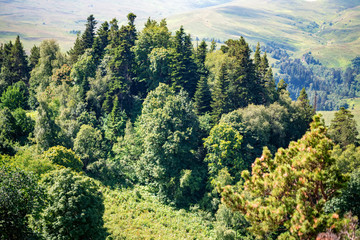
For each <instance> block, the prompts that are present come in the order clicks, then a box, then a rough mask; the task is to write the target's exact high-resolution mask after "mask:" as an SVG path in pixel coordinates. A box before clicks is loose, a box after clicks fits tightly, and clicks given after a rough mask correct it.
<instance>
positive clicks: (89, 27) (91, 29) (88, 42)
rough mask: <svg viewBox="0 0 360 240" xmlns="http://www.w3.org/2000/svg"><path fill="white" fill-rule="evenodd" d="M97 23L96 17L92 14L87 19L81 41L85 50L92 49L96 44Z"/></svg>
mask: <svg viewBox="0 0 360 240" xmlns="http://www.w3.org/2000/svg"><path fill="white" fill-rule="evenodd" d="M96 23H97V21H95V18H94V16H93V15H92V14H91V15H90V16H89V17H88V18H87V23H86V25H85V26H86V28H85V31H84V33H83V35H82V36H81V41H82V43H83V47H84V49H87V48H91V47H92V45H93V43H94V37H95V26H96Z"/></svg>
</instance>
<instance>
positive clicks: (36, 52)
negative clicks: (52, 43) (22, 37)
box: [29, 45, 40, 70]
mask: <svg viewBox="0 0 360 240" xmlns="http://www.w3.org/2000/svg"><path fill="white" fill-rule="evenodd" d="M39 59H40V48H39V47H37V46H36V45H34V46H33V47H32V48H31V50H30V58H29V66H30V70H32V69H34V67H35V66H36V65H37V64H38V62H39Z"/></svg>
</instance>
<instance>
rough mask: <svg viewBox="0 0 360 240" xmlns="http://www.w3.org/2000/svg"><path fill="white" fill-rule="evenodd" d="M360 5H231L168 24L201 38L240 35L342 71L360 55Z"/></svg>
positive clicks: (264, 1)
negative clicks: (182, 28) (317, 60)
mask: <svg viewBox="0 0 360 240" xmlns="http://www.w3.org/2000/svg"><path fill="white" fill-rule="evenodd" d="M359 4H360V2H359V1H333V0H319V1H304V0H292V1H283V0H276V1H269V0H256V1H246V0H237V1H232V2H230V3H227V4H223V5H221V6H215V7H209V8H206V9H201V10H197V11H193V12H191V13H186V14H180V15H177V16H175V17H171V18H169V20H168V21H169V25H170V27H173V28H176V27H175V26H179V25H181V24H183V25H184V27H185V29H187V30H188V31H189V32H191V33H193V34H194V35H196V36H198V37H199V38H200V39H201V38H216V39H220V40H226V39H228V38H238V37H239V36H240V35H241V36H244V37H245V38H246V39H248V40H249V41H250V42H251V43H252V44H256V42H258V41H259V42H261V43H263V44H267V43H269V42H275V43H276V44H277V45H278V46H279V47H280V48H284V49H286V50H287V51H289V52H291V53H293V56H294V57H301V56H302V55H303V54H304V53H305V52H309V51H311V52H312V53H313V55H314V57H315V58H318V59H320V61H321V62H322V63H324V64H326V65H328V66H331V67H343V66H345V65H347V64H348V63H349V60H350V59H352V58H354V57H356V56H357V55H359V53H360V38H359V31H360V6H359Z"/></svg>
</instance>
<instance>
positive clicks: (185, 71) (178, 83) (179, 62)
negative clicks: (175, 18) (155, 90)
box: [171, 26, 198, 98]
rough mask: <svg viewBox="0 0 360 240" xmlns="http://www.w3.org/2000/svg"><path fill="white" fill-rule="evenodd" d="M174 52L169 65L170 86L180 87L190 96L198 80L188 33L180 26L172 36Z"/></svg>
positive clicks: (177, 89)
mask: <svg viewBox="0 0 360 240" xmlns="http://www.w3.org/2000/svg"><path fill="white" fill-rule="evenodd" d="M173 47H174V49H175V54H174V56H173V62H172V65H171V70H172V73H171V77H172V81H173V83H172V88H173V89H175V90H176V91H179V90H180V89H181V88H183V89H184V90H186V91H187V92H188V93H189V96H190V98H192V97H193V96H194V94H195V91H196V85H197V81H198V74H197V66H196V64H195V61H194V58H193V52H192V50H193V48H192V44H191V38H190V35H187V34H186V33H185V31H184V28H183V27H182V26H181V27H180V29H179V30H178V31H176V34H175V37H174V46H173Z"/></svg>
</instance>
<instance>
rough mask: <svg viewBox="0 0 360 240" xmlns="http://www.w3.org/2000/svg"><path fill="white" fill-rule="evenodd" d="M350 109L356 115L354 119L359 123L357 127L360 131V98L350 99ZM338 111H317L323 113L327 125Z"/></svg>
mask: <svg viewBox="0 0 360 240" xmlns="http://www.w3.org/2000/svg"><path fill="white" fill-rule="evenodd" d="M348 104H349V110H350V111H351V113H352V114H353V115H354V119H355V121H356V123H357V129H358V131H359V132H360V98H353V99H348ZM335 112H336V111H317V113H321V115H322V116H323V118H324V120H325V124H326V126H329V125H330V124H331V120H332V119H333V118H334V114H335Z"/></svg>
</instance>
